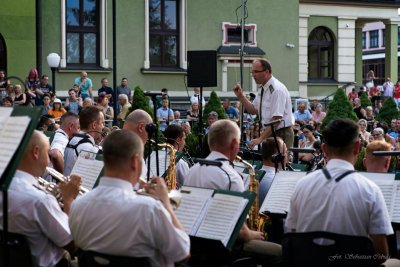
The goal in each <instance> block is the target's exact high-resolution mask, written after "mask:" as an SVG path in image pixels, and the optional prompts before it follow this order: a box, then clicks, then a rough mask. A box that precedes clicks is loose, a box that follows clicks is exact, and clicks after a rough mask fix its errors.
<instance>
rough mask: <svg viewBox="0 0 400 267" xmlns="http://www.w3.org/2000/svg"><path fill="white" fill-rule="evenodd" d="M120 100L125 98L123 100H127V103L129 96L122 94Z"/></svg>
mask: <svg viewBox="0 0 400 267" xmlns="http://www.w3.org/2000/svg"><path fill="white" fill-rule="evenodd" d="M118 98H123V99H125V100H126V101H128V96H127V95H126V94H120V95H119V96H118Z"/></svg>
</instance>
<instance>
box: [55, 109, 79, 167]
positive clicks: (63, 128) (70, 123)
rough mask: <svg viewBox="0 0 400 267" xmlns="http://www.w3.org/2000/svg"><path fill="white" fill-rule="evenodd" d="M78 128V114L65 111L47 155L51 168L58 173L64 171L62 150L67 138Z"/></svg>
mask: <svg viewBox="0 0 400 267" xmlns="http://www.w3.org/2000/svg"><path fill="white" fill-rule="evenodd" d="M79 130H80V126H79V116H78V115H77V114H75V113H73V112H67V113H65V114H64V115H62V116H61V118H60V128H58V129H57V130H56V133H55V134H54V138H53V141H52V142H51V146H50V150H49V156H50V161H51V163H52V166H53V168H54V169H55V170H56V171H58V172H59V173H64V151H65V148H66V147H67V144H68V141H69V139H71V138H73V137H74V134H76V133H78V132H79Z"/></svg>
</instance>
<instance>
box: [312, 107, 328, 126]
mask: <svg viewBox="0 0 400 267" xmlns="http://www.w3.org/2000/svg"><path fill="white" fill-rule="evenodd" d="M325 117H326V112H324V111H322V105H321V103H317V104H316V105H315V110H314V111H313V112H312V114H311V119H312V120H313V121H316V122H322V121H323V119H325Z"/></svg>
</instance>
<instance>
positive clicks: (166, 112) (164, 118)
mask: <svg viewBox="0 0 400 267" xmlns="http://www.w3.org/2000/svg"><path fill="white" fill-rule="evenodd" d="M168 103H169V101H168V98H163V100H162V106H161V107H160V108H159V109H157V119H158V121H159V123H160V131H161V132H164V131H165V129H166V128H167V126H168V124H169V122H170V121H173V120H174V111H173V110H172V109H170V108H169V107H168Z"/></svg>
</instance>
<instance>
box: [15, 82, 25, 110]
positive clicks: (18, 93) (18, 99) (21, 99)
mask: <svg viewBox="0 0 400 267" xmlns="http://www.w3.org/2000/svg"><path fill="white" fill-rule="evenodd" d="M14 92H15V98H14V105H26V102H27V100H26V99H27V98H26V94H25V93H23V92H22V88H21V85H19V84H16V85H14Z"/></svg>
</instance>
